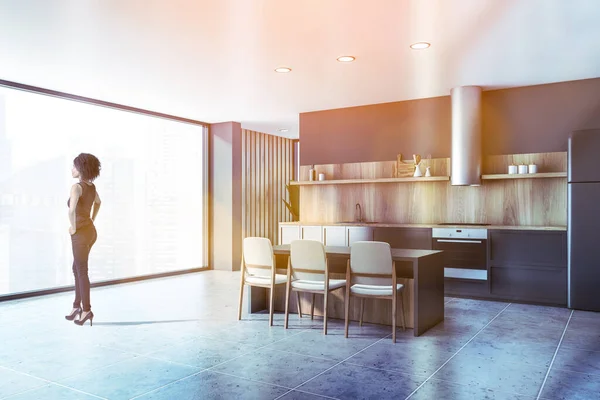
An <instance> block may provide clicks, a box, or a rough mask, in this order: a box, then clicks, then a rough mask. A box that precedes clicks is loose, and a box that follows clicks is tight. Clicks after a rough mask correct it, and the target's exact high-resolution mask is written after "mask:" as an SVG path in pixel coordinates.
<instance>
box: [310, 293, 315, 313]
mask: <svg viewBox="0 0 600 400" xmlns="http://www.w3.org/2000/svg"><path fill="white" fill-rule="evenodd" d="M310 319H315V294H314V293H313V294H312V300H311V302H310Z"/></svg>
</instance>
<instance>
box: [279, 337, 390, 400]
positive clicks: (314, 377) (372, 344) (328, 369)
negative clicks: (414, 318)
mask: <svg viewBox="0 0 600 400" xmlns="http://www.w3.org/2000/svg"><path fill="white" fill-rule="evenodd" d="M390 336H392V334H391V333H390V334H389V335H387V336H385V337H382V338H381V339H379V340H376V341H375V342H373V343H371V344H370V345H368V346H367V347H365V348H364V349H362V350H360V351H357V352H356V353H354V354H352V355H351V356H350V357H346V358H345V359H343V360H342V361H340V362H338V363H336V364H334V365H332V366H331V367H329V368H327V369H326V370H325V371H322V372H320V373H318V374H317V375H315V376H313V377H312V378H310V379H309V380H307V381H304V382H302V383H301V384H300V385H298V386H296V387H295V388H293V389H292V390H290V391H289V392H287V393H284V394H282V395H281V396H279V397H276V398H275V399H274V400H279V399H281V398H282V397H283V396H285V395H286V394H288V393H290V392H292V391H294V390H296V389H298V388H299V387H300V386H303V385H306V384H307V383H308V382H310V381H312V380H314V379H316V378H318V377H319V376H321V375H323V374H324V373H326V372H328V371H331V370H332V369H334V368H335V367H337V366H338V365H340V364H342V363H343V362H344V361H347V360H349V359H351V358H352V357H354V356H355V355H357V354H359V353H362V352H363V351H365V350H367V349H368V348H370V347H372V346H374V345H376V344H377V343H379V342H381V341H382V340H385V339H388V338H389V337H390ZM309 393H310V392H309Z"/></svg>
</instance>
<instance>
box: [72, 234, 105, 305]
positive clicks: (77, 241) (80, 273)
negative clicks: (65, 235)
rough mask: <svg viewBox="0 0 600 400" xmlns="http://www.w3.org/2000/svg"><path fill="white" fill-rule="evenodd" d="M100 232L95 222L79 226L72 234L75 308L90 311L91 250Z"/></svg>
mask: <svg viewBox="0 0 600 400" xmlns="http://www.w3.org/2000/svg"><path fill="white" fill-rule="evenodd" d="M97 237H98V234H97V233H96V228H95V227H94V224H89V225H87V226H84V227H82V228H78V229H77V232H75V234H74V235H71V245H72V247H73V275H75V301H73V308H79V307H82V306H83V307H82V308H83V311H90V310H91V308H92V306H91V304H90V277H89V276H88V259H89V256H90V250H91V249H92V246H93V245H94V243H96V239H97Z"/></svg>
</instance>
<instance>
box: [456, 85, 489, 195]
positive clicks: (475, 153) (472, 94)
mask: <svg viewBox="0 0 600 400" xmlns="http://www.w3.org/2000/svg"><path fill="white" fill-rule="evenodd" d="M450 98H451V99H452V155H451V162H452V170H451V174H450V177H451V184H452V185H456V186H479V185H480V184H481V87H479V86H460V87H456V88H453V89H452V90H451V91H450Z"/></svg>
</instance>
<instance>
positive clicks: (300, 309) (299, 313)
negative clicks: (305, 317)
mask: <svg viewBox="0 0 600 400" xmlns="http://www.w3.org/2000/svg"><path fill="white" fill-rule="evenodd" d="M296 300H298V316H299V317H300V318H302V306H301V305H300V292H296Z"/></svg>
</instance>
